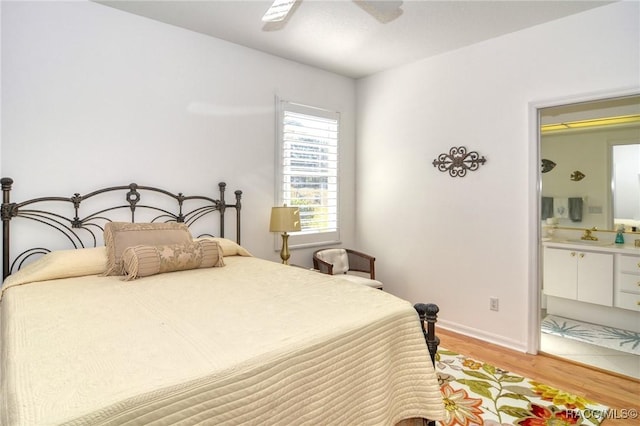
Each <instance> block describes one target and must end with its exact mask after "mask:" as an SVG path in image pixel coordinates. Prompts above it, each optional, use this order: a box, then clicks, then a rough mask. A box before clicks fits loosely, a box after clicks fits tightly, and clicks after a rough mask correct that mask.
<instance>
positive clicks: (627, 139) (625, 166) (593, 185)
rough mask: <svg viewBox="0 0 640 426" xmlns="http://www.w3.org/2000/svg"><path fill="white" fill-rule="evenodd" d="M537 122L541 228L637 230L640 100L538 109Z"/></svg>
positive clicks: (639, 220)
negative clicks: (544, 224)
mask: <svg viewBox="0 0 640 426" xmlns="http://www.w3.org/2000/svg"><path fill="white" fill-rule="evenodd" d="M539 119H540V124H541V131H540V158H541V159H542V164H541V184H542V188H541V189H542V192H541V195H542V200H541V208H542V211H541V218H542V220H543V222H546V219H547V218H552V219H551V220H552V221H553V222H554V223H556V224H557V226H559V227H564V228H580V229H585V228H593V227H596V228H598V229H599V230H614V229H615V224H616V223H623V224H624V225H626V226H627V228H629V227H631V226H636V227H638V226H640V95H634V96H625V97H620V98H612V99H606V100H598V101H593V102H582V103H576V104H571V105H562V106H554V107H549V108H542V109H540V110H539ZM636 229H638V230H640V228H636Z"/></svg>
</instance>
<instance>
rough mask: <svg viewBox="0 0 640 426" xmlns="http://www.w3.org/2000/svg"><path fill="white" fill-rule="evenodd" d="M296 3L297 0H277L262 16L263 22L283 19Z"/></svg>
mask: <svg viewBox="0 0 640 426" xmlns="http://www.w3.org/2000/svg"><path fill="white" fill-rule="evenodd" d="M295 3H296V0H275V1H274V2H273V4H272V5H271V7H270V8H269V9H268V10H267V12H266V13H265V14H264V16H263V17H262V22H280V21H283V20H284V19H285V18H286V17H287V15H288V14H289V12H290V11H291V8H292V7H293V5H294V4H295Z"/></svg>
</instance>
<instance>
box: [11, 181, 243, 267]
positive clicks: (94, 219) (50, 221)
mask: <svg viewBox="0 0 640 426" xmlns="http://www.w3.org/2000/svg"><path fill="white" fill-rule="evenodd" d="M0 183H1V184H2V210H1V213H2V278H3V279H4V278H6V277H7V276H8V275H10V274H11V273H12V272H13V271H14V269H15V268H16V267H17V269H20V266H21V265H22V264H23V263H24V261H25V260H27V259H28V258H30V257H31V256H34V255H39V254H45V253H48V252H49V251H51V250H50V249H48V248H45V247H33V248H28V249H26V250H23V251H21V252H20V253H19V254H18V255H17V256H15V257H14V258H13V261H12V260H11V259H12V258H11V252H10V250H11V238H10V235H11V226H10V225H11V220H12V219H13V218H16V217H20V218H24V219H30V220H33V221H36V222H39V223H40V224H43V225H44V226H47V227H49V228H48V229H54V230H55V231H58V232H59V233H61V234H62V235H64V237H66V239H68V241H69V242H70V243H71V246H72V248H85V247H96V246H97V243H98V241H99V240H98V238H97V237H96V234H97V233H99V234H100V235H102V232H103V231H104V224H105V223H106V222H110V221H112V220H113V219H112V218H113V217H112V218H110V217H109V215H111V214H113V213H115V212H122V211H127V210H128V211H129V212H130V221H131V222H135V221H136V213H138V212H142V211H144V212H147V213H150V214H154V215H155V216H153V217H152V219H151V220H148V221H149V222H154V221H158V222H160V221H162V222H181V223H185V224H186V225H187V226H189V227H191V225H193V224H194V223H195V222H196V221H198V220H200V219H201V218H202V217H204V216H206V215H208V214H210V213H213V212H216V211H217V212H219V213H220V219H219V224H220V229H219V235H218V236H220V237H224V236H225V235H224V230H225V221H224V216H225V212H226V209H227V208H235V210H236V242H237V243H238V244H240V210H241V208H242V204H241V201H240V200H241V198H242V191H239V190H238V191H235V198H236V201H235V204H227V203H226V202H225V199H224V193H225V189H226V186H227V185H226V183H224V182H220V183H219V184H218V188H219V192H220V196H219V199H217V200H216V199H213V198H210V197H207V196H201V195H195V196H186V195H183V194H182V193H178V194H174V193H172V192H169V191H166V190H164V189H160V188H156V187H153V186H143V185H138V184H135V183H131V184H129V185H123V186H112V187H108V188H102V189H98V190H97V191H93V192H90V193H88V194H86V195H80V194H79V193H75V194H74V195H73V196H72V197H40V198H32V199H30V200H26V201H23V202H21V203H13V202H11V197H10V195H11V187H12V185H13V179H11V178H8V177H5V178H2V179H0ZM118 191H120V192H124V198H125V201H126V203H125V204H118V205H111V206H110V207H105V208H99V209H98V210H95V211H92V212H90V213H89V214H86V215H85V214H84V212H83V213H82V214H83V215H84V216H81V204H82V203H83V202H85V201H86V200H89V199H92V198H93V197H96V196H97V195H101V194H105V193H116V194H117V192H118ZM143 194H159V195H160V196H161V198H163V199H164V200H169V201H168V202H169V203H170V204H172V205H173V206H174V207H175V208H173V207H172V208H171V209H170V208H167V207H164V205H162V206H153V205H150V204H143V202H142V196H143ZM149 198H150V199H151V200H152V201H153V197H152V196H150V197H149ZM145 200H146V199H145ZM145 202H146V201H145ZM186 202H193V203H190V205H189V206H188V208H189V210H186V211H184V210H183V209H187V206H185V203H186ZM47 203H53V205H55V206H56V209H52V207H53V205H52V204H47ZM191 204H195V206H192V205H191ZM84 205H85V204H82V206H84ZM39 206H50V207H49V208H47V209H44V208H43V207H39ZM69 206H71V207H72V212H73V213H69V212H68V211H67V212H66V213H65V212H64V209H65V207H66V208H67V209H68V208H69ZM70 214H73V217H70V216H69V215H70ZM207 235H211V234H207Z"/></svg>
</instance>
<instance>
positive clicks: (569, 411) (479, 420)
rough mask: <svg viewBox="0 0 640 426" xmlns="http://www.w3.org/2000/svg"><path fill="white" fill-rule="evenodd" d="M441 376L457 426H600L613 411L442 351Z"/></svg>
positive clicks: (450, 420) (447, 423)
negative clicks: (609, 411)
mask: <svg viewBox="0 0 640 426" xmlns="http://www.w3.org/2000/svg"><path fill="white" fill-rule="evenodd" d="M436 372H437V374H438V379H439V381H440V387H441V391H442V397H443V399H444V402H445V408H446V410H445V413H446V418H445V420H444V421H441V422H438V423H439V424H440V425H444V426H454V425H464V426H471V425H522V426H544V425H554V426H565V425H599V424H600V423H602V421H603V420H604V419H605V418H606V417H607V412H608V410H609V408H608V407H606V406H604V405H601V404H598V403H596V402H593V401H589V400H587V399H585V398H583V397H580V396H576V395H572V394H570V393H567V392H564V391H562V390H559V389H555V388H553V387H551V386H547V385H545V384H542V383H538V382H536V381H533V380H530V379H527V378H526V377H522V376H518V375H515V374H513V373H510V372H508V371H505V370H502V369H501V368H498V367H495V366H493V365H490V364H487V363H484V362H482V361H479V360H474V359H471V358H469V357H467V356H464V355H460V354H457V353H455V352H451V351H448V350H446V349H442V348H441V349H439V350H438V353H437V355H436Z"/></svg>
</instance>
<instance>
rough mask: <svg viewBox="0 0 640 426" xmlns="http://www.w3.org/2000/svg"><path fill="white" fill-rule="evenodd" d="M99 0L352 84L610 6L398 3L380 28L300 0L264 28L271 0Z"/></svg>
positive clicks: (476, 0) (563, 1)
mask: <svg viewBox="0 0 640 426" xmlns="http://www.w3.org/2000/svg"><path fill="white" fill-rule="evenodd" d="M97 2H98V3H101V4H104V5H107V6H110V7H114V8H117V9H120V10H124V11H127V12H131V13H134V14H136V15H140V16H144V17H147V18H151V19H154V20H157V21H160V22H164V23H167V24H171V25H175V26H178V27H182V28H186V29H189V30H192V31H196V32H199V33H202V34H207V35H210V36H213V37H216V38H219V39H222V40H227V41H229V42H232V43H236V44H239V45H242V46H246V47H249V48H253V49H257V50H260V51H263V52H266V53H270V54H273V55H276V56H280V57H282V58H286V59H290V60H293V61H296V62H300V63H303V64H307V65H311V66H314V67H316V68H320V69H324V70H328V71H331V72H335V73H338V74H341V75H344V76H347V77H352V78H360V77H365V76H368V75H371V74H374V73H377V72H379V71H383V70H386V69H390V68H394V67H397V66H400V65H403V64H407V63H411V62H414V61H416V60H419V59H423V58H427V57H430V56H434V55H438V54H441V53H443V52H447V51H451V50H454V49H458V48H461V47H464V46H468V45H471V44H474V43H477V42H480V41H483V40H488V39H491V38H494V37H499V36H501V35H504V34H508V33H511V32H514V31H518V30H521V29H524V28H528V27H532V26H535V25H538V24H542V23H545V22H549V21H553V20H556V19H559V18H562V17H565V16H568V15H572V14H575V13H580V12H582V11H585V10H588V9H593V8H595V7H600V6H602V5H605V4H608V3H612V1H596V0H584V1H583V0H553V1H545V0H533V1H524V0H520V1H508V0H507V1H504V0H502V1H483V0H472V1H458V0H455V1H454V0H448V1H435V0H422V1H418V0H404V2H402V6H401V9H402V14H401V15H400V16H399V17H398V18H396V19H394V20H392V21H390V22H387V23H383V22H380V20H378V19H376V18H375V17H374V16H373V15H372V14H370V13H368V12H366V11H365V9H366V7H363V6H366V5H363V4H360V5H359V4H358V2H357V1H351V0H298V2H297V3H296V5H295V6H294V9H293V11H292V13H290V14H289V16H288V18H287V20H286V21H284V22H282V23H279V24H274V23H269V24H265V23H263V22H262V21H261V18H262V16H263V15H264V13H265V12H266V11H267V9H268V8H269V6H270V5H271V4H272V0H264V1H263V0H258V1H252V0H246V1H245V0H235V1H233V0H205V1H202V0H197V1H192V0H158V1H150V0H142V1H140V0H136V1H129V0H108V1H97Z"/></svg>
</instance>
